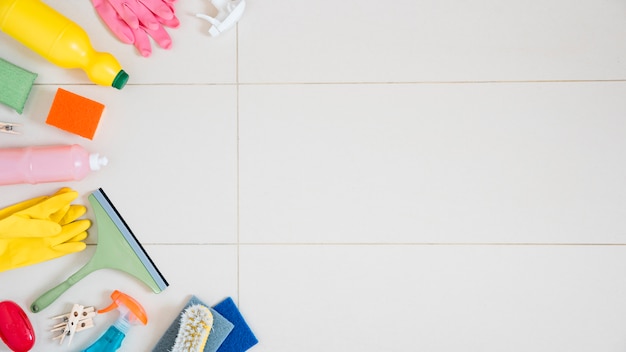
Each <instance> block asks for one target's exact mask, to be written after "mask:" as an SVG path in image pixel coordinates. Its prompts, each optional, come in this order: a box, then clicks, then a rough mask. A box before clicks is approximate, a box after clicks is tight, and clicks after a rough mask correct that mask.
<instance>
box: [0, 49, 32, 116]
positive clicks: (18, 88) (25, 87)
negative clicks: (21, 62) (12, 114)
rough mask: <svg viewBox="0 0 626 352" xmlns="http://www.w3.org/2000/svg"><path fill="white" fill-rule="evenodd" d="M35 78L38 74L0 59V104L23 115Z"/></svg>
mask: <svg viewBox="0 0 626 352" xmlns="http://www.w3.org/2000/svg"><path fill="white" fill-rule="evenodd" d="M35 78H37V74H36V73H33V72H30V71H27V70H25V69H23V68H21V67H19V66H16V65H14V64H12V63H10V62H8V61H6V60H4V59H1V58H0V103H2V104H4V105H6V106H8V107H10V108H13V109H14V110H15V111H17V112H18V113H20V114H21V113H22V111H24V104H26V99H28V94H30V89H31V88H32V87H33V82H35Z"/></svg>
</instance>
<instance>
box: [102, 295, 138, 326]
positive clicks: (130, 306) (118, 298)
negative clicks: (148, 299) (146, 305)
mask: <svg viewBox="0 0 626 352" xmlns="http://www.w3.org/2000/svg"><path fill="white" fill-rule="evenodd" d="M111 299H112V300H113V303H111V305H109V306H108V307H106V308H103V309H100V310H99V311H98V313H106V312H110V311H111V310H113V309H119V310H120V312H121V313H122V315H124V313H126V312H127V313H128V316H129V317H128V321H129V322H131V323H132V322H134V321H139V322H140V323H142V324H143V325H146V324H148V316H147V315H146V311H145V309H143V307H142V306H141V304H139V302H137V300H135V299H134V298H132V297H131V296H129V295H127V294H125V293H124V292H121V291H118V290H115V291H113V293H111Z"/></svg>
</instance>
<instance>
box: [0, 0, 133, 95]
mask: <svg viewBox="0 0 626 352" xmlns="http://www.w3.org/2000/svg"><path fill="white" fill-rule="evenodd" d="M0 30H2V31H3V32H5V33H6V34H8V35H10V36H11V37H13V38H14V39H16V40H17V41H19V42H20V43H22V44H24V45H25V46H27V47H28V48H30V49H31V50H33V51H35V52H36V53H38V54H39V55H41V56H43V57H44V58H46V59H47V60H48V61H50V62H52V63H53V64H55V65H57V66H60V67H63V68H81V69H83V70H84V71H85V72H86V73H87V76H88V77H89V79H90V80H91V81H92V82H94V83H96V84H99V85H103V86H114V87H115V88H118V89H121V88H122V87H123V86H124V84H125V83H126V80H127V79H128V75H127V74H126V72H124V70H122V67H121V65H120V64H119V62H118V61H117V60H116V59H115V57H113V55H111V54H109V53H103V52H98V51H96V50H94V48H93V47H92V46H91V42H90V40H89V37H88V36H87V33H86V32H85V31H84V30H83V29H82V28H81V27H80V26H79V25H77V24H76V23H75V22H73V21H71V20H70V19H68V18H67V17H65V16H63V15H62V14H60V13H59V12H57V11H56V10H54V9H53V8H51V7H49V6H48V5H46V4H44V3H43V2H41V1H40V0H0Z"/></svg>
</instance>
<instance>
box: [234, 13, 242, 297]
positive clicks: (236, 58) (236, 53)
mask: <svg viewBox="0 0 626 352" xmlns="http://www.w3.org/2000/svg"><path fill="white" fill-rule="evenodd" d="M235 89H236V94H235V100H236V104H237V108H236V112H235V117H236V119H237V121H236V126H237V127H236V134H235V141H236V143H237V146H236V153H237V166H236V174H237V180H236V183H235V184H236V187H237V191H236V192H237V216H236V220H237V226H236V231H237V232H236V235H237V305H238V306H239V304H240V287H241V280H240V277H241V274H240V268H241V255H240V243H241V240H240V237H239V228H240V226H241V221H240V219H239V215H240V214H239V210H240V208H241V207H240V205H239V203H240V194H239V189H240V188H239V179H240V176H239V165H240V161H239V25H238V24H235Z"/></svg>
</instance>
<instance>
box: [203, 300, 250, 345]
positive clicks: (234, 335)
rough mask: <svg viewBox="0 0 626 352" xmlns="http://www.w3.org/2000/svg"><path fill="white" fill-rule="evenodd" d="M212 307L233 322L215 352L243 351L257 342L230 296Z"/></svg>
mask: <svg viewBox="0 0 626 352" xmlns="http://www.w3.org/2000/svg"><path fill="white" fill-rule="evenodd" d="M213 309H215V310H216V311H217V312H218V313H220V314H221V315H223V316H224V318H226V319H228V320H229V321H230V322H231V323H233V324H235V328H234V329H233V331H231V332H230V334H228V336H227V337H226V340H224V342H223V343H222V345H221V346H220V348H218V349H217V352H244V351H247V350H248V349H250V348H251V347H252V346H254V345H256V344H257V343H258V342H259V340H257V338H256V337H255V336H254V333H252V330H250V327H249V326H248V324H247V323H246V321H245V320H244V319H243V316H242V315H241V313H240V312H239V309H238V308H237V306H236V305H235V302H233V300H232V299H231V298H230V297H228V298H226V299H225V300H223V301H222V302H220V303H218V304H217V305H215V306H213ZM209 336H210V335H209Z"/></svg>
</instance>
